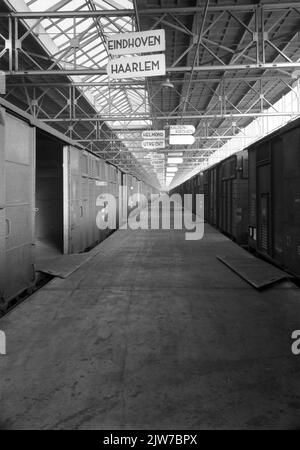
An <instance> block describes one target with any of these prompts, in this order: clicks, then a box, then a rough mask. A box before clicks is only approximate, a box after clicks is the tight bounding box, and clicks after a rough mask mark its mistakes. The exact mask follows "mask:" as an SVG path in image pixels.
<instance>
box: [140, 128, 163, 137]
mask: <svg viewBox="0 0 300 450" xmlns="http://www.w3.org/2000/svg"><path fill="white" fill-rule="evenodd" d="M142 138H143V139H165V138H166V132H165V130H145V131H143V133H142Z"/></svg>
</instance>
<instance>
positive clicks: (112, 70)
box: [106, 54, 166, 79]
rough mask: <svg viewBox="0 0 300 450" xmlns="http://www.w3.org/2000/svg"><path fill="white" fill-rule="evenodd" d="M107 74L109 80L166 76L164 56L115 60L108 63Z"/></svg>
mask: <svg viewBox="0 0 300 450" xmlns="http://www.w3.org/2000/svg"><path fill="white" fill-rule="evenodd" d="M106 70H107V74H108V76H109V77H110V78H114V79H122V78H138V77H157V76H163V75H165V74H166V57H165V55H164V54H159V55H147V56H136V57H132V58H117V59H113V60H111V61H109V62H108V64H107V69H106Z"/></svg>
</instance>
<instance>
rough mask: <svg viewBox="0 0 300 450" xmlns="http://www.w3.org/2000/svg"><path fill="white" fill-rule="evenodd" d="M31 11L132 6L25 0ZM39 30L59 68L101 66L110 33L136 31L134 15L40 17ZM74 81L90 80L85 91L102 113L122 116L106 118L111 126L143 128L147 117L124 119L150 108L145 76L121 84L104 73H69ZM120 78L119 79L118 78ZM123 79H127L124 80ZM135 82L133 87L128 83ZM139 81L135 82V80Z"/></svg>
mask: <svg viewBox="0 0 300 450" xmlns="http://www.w3.org/2000/svg"><path fill="white" fill-rule="evenodd" d="M24 2H25V3H26V5H27V6H28V7H29V8H30V9H31V10H32V11H48V12H51V11H55V12H56V11H96V10H114V9H117V10H118V9H133V8H134V6H133V1H132V0H47V1H45V0H24ZM41 26H42V31H41V33H46V35H47V36H48V37H50V38H51V39H52V41H53V42H54V44H55V46H56V47H57V52H56V53H55V54H53V55H52V56H53V59H54V60H56V62H57V64H58V65H59V66H61V67H62V68H72V69H73V68H74V67H75V68H76V69H104V68H106V65H107V62H108V59H109V57H108V53H107V50H106V45H105V40H106V38H107V36H109V35H110V34H112V33H124V32H132V31H135V29H136V28H135V27H136V24H135V18H134V16H130V17H126V16H124V17H123V16H121V17H120V16H119V17H115V18H114V17H100V18H90V17H84V18H74V19H73V18H59V19H57V18H46V19H43V20H42V21H41ZM71 78H72V80H73V81H76V82H80V81H84V82H85V83H93V85H89V86H88V87H84V92H85V95H86V96H87V97H88V98H89V100H90V101H91V102H92V103H93V106H94V107H95V109H96V110H97V112H98V114H99V116H100V118H101V115H102V116H108V115H109V116H114V115H116V116H118V117H124V118H125V120H116V121H108V122H107V125H108V126H109V127H110V128H112V129H115V128H117V129H128V128H135V129H136V128H146V127H148V126H151V123H150V122H149V121H139V120H137V121H130V122H126V114H129V113H134V114H135V115H137V116H138V115H139V114H143V115H144V114H145V113H148V112H149V102H148V93H147V90H146V85H145V79H141V78H139V79H132V80H130V83H128V86H122V85H121V84H120V83H119V82H116V81H115V80H110V79H109V78H108V76H106V75H90V76H76V77H71ZM121 81H122V80H121ZM125 81H126V80H125ZM132 83H136V85H134V87H130V85H131V84H132ZM137 83H138V84H137Z"/></svg>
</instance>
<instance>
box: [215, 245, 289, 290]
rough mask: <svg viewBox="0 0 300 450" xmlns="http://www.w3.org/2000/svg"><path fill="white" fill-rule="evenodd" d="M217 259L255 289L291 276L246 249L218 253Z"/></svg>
mask: <svg viewBox="0 0 300 450" xmlns="http://www.w3.org/2000/svg"><path fill="white" fill-rule="evenodd" d="M217 259H218V260H219V261H221V262H222V263H223V264H225V265H226V266H227V267H229V268H230V269H231V270H233V271H234V272H235V273H236V274H237V275H239V276H240V277H241V278H243V280H245V281H247V283H249V284H251V286H253V287H254V288H255V289H263V288H266V287H268V286H271V285H273V284H274V283H277V282H279V281H282V280H287V279H290V278H291V277H290V276H289V274H288V273H286V272H284V271H283V270H280V269H278V268H277V267H275V266H273V265H272V264H269V263H268V262H266V261H264V260H262V259H260V258H257V257H256V256H253V255H251V254H250V253H248V252H247V251H246V250H243V251H242V252H241V253H239V254H236V255H217Z"/></svg>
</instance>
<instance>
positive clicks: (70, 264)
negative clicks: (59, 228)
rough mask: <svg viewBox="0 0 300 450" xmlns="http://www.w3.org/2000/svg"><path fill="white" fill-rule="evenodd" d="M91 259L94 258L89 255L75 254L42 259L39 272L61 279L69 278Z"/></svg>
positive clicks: (38, 263)
mask: <svg viewBox="0 0 300 450" xmlns="http://www.w3.org/2000/svg"><path fill="white" fill-rule="evenodd" d="M91 258H92V256H91V255H89V254H75V255H61V256H58V257H56V258H48V259H46V258H45V259H40V260H38V261H37V271H38V272H43V273H47V274H49V275H53V276H55V277H59V278H68V277H69V276H70V275H71V274H72V273H73V272H75V270H77V269H79V267H81V266H82V265H83V264H85V263H86V262H87V261H88V260H89V259H91Z"/></svg>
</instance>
